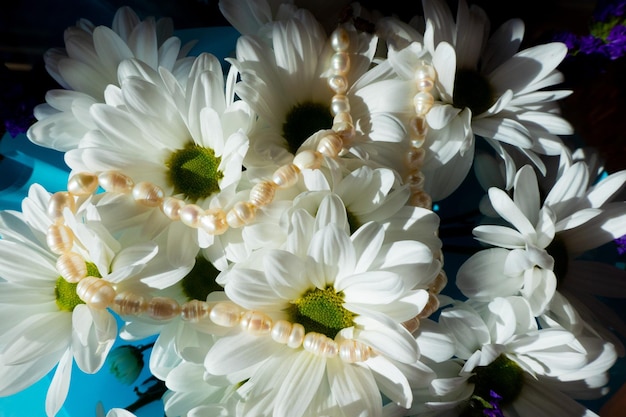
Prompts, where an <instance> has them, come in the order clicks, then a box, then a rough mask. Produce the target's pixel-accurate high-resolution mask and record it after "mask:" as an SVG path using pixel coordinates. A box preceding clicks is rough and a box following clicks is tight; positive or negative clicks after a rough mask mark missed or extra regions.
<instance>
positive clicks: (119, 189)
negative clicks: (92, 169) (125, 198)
mask: <svg viewBox="0 0 626 417" xmlns="http://www.w3.org/2000/svg"><path fill="white" fill-rule="evenodd" d="M98 183H99V184H100V187H102V188H103V189H104V190H105V191H110V192H114V193H122V194H129V193H131V192H132V190H133V187H134V186H135V182H134V181H133V180H132V178H130V177H129V176H128V175H125V174H122V173H121V172H118V171H107V172H102V173H100V174H98Z"/></svg>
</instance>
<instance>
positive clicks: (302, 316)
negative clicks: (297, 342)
mask: <svg viewBox="0 0 626 417" xmlns="http://www.w3.org/2000/svg"><path fill="white" fill-rule="evenodd" d="M343 297H344V296H343V293H342V292H337V291H335V289H334V288H333V287H332V286H328V287H326V288H325V289H319V288H315V289H313V290H309V291H307V292H306V293H305V294H304V295H303V296H302V297H300V298H298V299H297V300H293V301H292V302H291V303H292V307H291V308H290V311H289V313H290V315H291V321H293V322H296V323H300V324H302V325H303V326H304V329H305V331H306V332H307V333H308V332H317V333H322V334H325V335H326V336H328V337H330V338H331V339H334V338H335V336H336V335H337V333H338V332H339V331H340V330H341V329H345V328H346V327H351V326H353V325H354V321H353V320H354V317H355V314H354V313H352V312H351V311H348V310H347V309H345V308H344V307H343Z"/></svg>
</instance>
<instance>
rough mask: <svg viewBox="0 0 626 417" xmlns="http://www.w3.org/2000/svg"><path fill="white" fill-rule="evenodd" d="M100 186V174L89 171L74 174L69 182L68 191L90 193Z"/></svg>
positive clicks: (77, 193)
mask: <svg viewBox="0 0 626 417" xmlns="http://www.w3.org/2000/svg"><path fill="white" fill-rule="evenodd" d="M97 188H98V176H97V175H95V174H91V173H88V172H79V173H77V174H74V175H72V177H71V178H70V179H69V181H68V182H67V191H69V192H70V193H72V194H74V195H89V194H92V193H93V192H94V191H96V189H97Z"/></svg>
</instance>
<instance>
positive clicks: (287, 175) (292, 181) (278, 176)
mask: <svg viewBox="0 0 626 417" xmlns="http://www.w3.org/2000/svg"><path fill="white" fill-rule="evenodd" d="M299 175H300V168H298V167H297V166H296V165H295V164H288V165H283V166H282V167H280V168H278V169H277V170H276V171H274V174H273V175H272V181H273V182H274V184H276V185H277V186H278V188H289V187H292V186H294V185H296V183H297V182H298V176H299Z"/></svg>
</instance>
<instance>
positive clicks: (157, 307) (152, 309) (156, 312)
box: [146, 297, 180, 320]
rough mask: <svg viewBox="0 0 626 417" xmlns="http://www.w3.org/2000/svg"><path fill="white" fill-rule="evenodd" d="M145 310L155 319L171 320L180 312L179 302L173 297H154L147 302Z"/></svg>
mask: <svg viewBox="0 0 626 417" xmlns="http://www.w3.org/2000/svg"><path fill="white" fill-rule="evenodd" d="M146 311H147V313H148V315H149V316H150V317H152V318H153V319H155V320H171V319H173V318H174V317H176V316H178V315H179V314H180V304H178V302H177V301H176V300H174V299H173V298H169V297H154V298H152V299H151V300H150V301H149V302H148V307H147V309H146Z"/></svg>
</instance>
